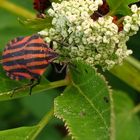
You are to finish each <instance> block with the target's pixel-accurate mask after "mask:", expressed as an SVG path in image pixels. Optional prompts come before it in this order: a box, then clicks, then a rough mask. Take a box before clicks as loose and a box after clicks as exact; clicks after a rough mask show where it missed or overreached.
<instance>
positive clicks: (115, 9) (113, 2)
mask: <svg viewBox="0 0 140 140" xmlns="http://www.w3.org/2000/svg"><path fill="white" fill-rule="evenodd" d="M138 1H139V0H107V3H108V5H109V8H110V13H111V14H113V15H116V14H121V15H129V14H131V10H130V8H129V6H128V5H129V4H132V3H135V2H138Z"/></svg>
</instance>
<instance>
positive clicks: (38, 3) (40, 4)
mask: <svg viewBox="0 0 140 140" xmlns="http://www.w3.org/2000/svg"><path fill="white" fill-rule="evenodd" d="M33 5H34V9H35V10H37V11H38V12H39V14H38V15H37V17H39V18H44V17H45V10H46V9H47V8H48V7H49V6H50V5H51V3H50V1H49V0H34V1H33Z"/></svg>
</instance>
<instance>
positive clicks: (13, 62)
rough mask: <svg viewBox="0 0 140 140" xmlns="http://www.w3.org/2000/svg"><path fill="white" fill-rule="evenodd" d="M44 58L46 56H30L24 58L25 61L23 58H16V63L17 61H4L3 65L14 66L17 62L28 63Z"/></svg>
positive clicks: (20, 63)
mask: <svg viewBox="0 0 140 140" xmlns="http://www.w3.org/2000/svg"><path fill="white" fill-rule="evenodd" d="M43 60H44V57H42V58H30V59H24V61H23V59H18V60H16V63H15V61H8V62H4V63H3V65H4V66H13V65H15V64H17V63H18V64H19V65H25V64H27V63H31V62H35V61H40V62H42V61H43Z"/></svg>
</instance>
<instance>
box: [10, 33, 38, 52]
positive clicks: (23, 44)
mask: <svg viewBox="0 0 140 140" xmlns="http://www.w3.org/2000/svg"><path fill="white" fill-rule="evenodd" d="M39 37H40V35H38V34H35V35H32V36H31V37H30V38H29V39H27V40H26V41H25V42H23V43H21V44H18V45H14V44H9V45H8V46H9V47H8V49H9V50H12V49H17V48H21V47H23V46H25V45H26V44H27V43H28V42H30V41H32V40H34V39H38V38H39ZM24 38H26V37H23V38H22V40H23V39H24ZM20 41H21V40H20ZM11 46H12V47H11Z"/></svg>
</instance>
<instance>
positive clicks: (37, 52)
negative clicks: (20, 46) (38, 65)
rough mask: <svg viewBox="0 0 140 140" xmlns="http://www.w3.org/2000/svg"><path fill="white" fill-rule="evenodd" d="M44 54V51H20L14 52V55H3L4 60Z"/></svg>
mask: <svg viewBox="0 0 140 140" xmlns="http://www.w3.org/2000/svg"><path fill="white" fill-rule="evenodd" d="M44 53H45V51H44V50H25V51H23V50H20V51H17V52H13V53H9V54H6V55H3V56H2V59H6V58H13V57H15V58H16V56H24V55H26V54H31V55H33V54H44Z"/></svg>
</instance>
